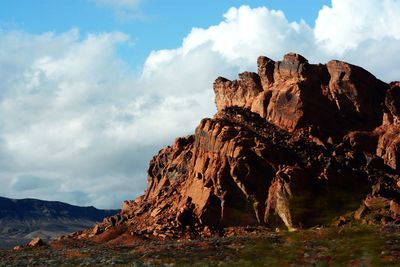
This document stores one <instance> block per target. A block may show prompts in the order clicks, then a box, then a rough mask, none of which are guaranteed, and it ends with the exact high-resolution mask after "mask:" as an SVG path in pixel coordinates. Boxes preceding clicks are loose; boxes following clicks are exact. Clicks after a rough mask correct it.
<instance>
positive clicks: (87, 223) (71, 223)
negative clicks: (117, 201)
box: [0, 197, 118, 248]
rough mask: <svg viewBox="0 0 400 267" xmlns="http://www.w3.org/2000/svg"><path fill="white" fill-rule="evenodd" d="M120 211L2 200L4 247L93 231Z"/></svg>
mask: <svg viewBox="0 0 400 267" xmlns="http://www.w3.org/2000/svg"><path fill="white" fill-rule="evenodd" d="M117 212H118V210H99V209H96V208H94V207H78V206H73V205H69V204H66V203H62V202H57V201H43V200H37V199H19V200H17V199H9V198H4V197H0V226H1V229H0V247H3V248H10V247H13V246H15V245H20V244H26V243H27V242H28V241H30V240H31V239H33V238H36V237H37V236H40V237H42V238H43V239H45V240H48V239H51V238H54V237H57V236H60V235H62V234H68V233H72V232H76V231H78V230H82V229H86V228H88V227H92V226H93V225H95V224H96V222H101V221H102V220H103V219H104V218H105V217H108V216H111V215H114V214H116V213H117Z"/></svg>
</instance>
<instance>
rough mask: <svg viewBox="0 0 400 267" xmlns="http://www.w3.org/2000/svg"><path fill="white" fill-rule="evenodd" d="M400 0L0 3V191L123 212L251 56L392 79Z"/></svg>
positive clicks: (252, 63)
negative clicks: (332, 64)
mask: <svg viewBox="0 0 400 267" xmlns="http://www.w3.org/2000/svg"><path fill="white" fill-rule="evenodd" d="M399 14H400V0H329V1H322V0H270V1H268V0H265V1H259V0H257V1H224V0H214V1H194V0H193V1H188V0H186V1H183V0H182V1H162V0H81V1H78V0H57V1H55V0H35V1H28V0H24V1H23V0H2V1H0V184H1V185H2V186H1V187H0V195H1V196H6V197H13V198H24V197H31V198H32V197H33V198H40V199H48V200H60V201H65V202H69V203H72V204H78V205H94V206H97V207H100V208H117V207H120V205H121V202H122V201H123V200H125V199H134V198H135V197H137V196H139V195H140V194H142V193H143V191H144V189H145V187H146V182H147V179H146V178H147V177H146V170H147V167H148V163H149V160H150V159H151V158H152V156H153V155H155V154H156V153H157V152H158V151H159V150H160V149H161V148H163V147H164V146H166V145H170V144H171V143H172V142H173V140H174V139H175V138H176V137H178V136H185V135H188V134H191V133H193V131H194V129H195V127H196V126H197V125H198V123H199V121H200V120H201V119H202V118H204V117H212V116H213V115H214V113H215V111H216V108H215V106H214V95H213V90H212V84H213V81H214V79H215V78H216V77H218V76H224V77H227V78H230V79H234V78H236V77H237V74H238V73H239V72H242V71H245V70H250V71H251V70H255V69H256V60H257V57H258V56H259V55H265V56H268V57H270V58H272V59H274V60H280V59H281V58H282V57H283V56H284V54H286V53H287V52H297V53H300V54H302V55H303V56H305V57H306V58H308V59H309V61H310V62H312V63H320V62H321V63H326V62H328V61H329V60H331V59H340V60H344V61H348V62H350V63H353V64H357V65H361V66H362V67H364V68H366V69H367V70H369V71H371V72H372V73H374V74H375V75H376V76H377V77H378V78H380V79H382V80H384V81H386V82H389V81H392V80H399V79H400V77H399V73H400V66H399V62H400V53H399V52H400V51H399V47H400V27H399V25H400V16H399Z"/></svg>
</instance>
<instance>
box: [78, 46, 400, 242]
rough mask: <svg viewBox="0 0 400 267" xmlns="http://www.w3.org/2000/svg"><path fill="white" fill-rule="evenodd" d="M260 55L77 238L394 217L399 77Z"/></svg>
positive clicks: (218, 89)
mask: <svg viewBox="0 0 400 267" xmlns="http://www.w3.org/2000/svg"><path fill="white" fill-rule="evenodd" d="M257 63H258V73H251V72H244V73H242V74H239V80H234V81H230V80H227V79H225V78H222V77H219V78H217V79H216V81H215V82H214V92H215V102H216V105H217V109H218V112H217V114H215V116H214V117H213V118H206V119H203V120H202V121H201V122H200V124H199V126H198V127H197V128H196V130H195V133H194V134H193V135H190V136H187V137H183V138H178V139H176V140H175V142H174V144H173V145H172V146H169V147H166V148H164V149H162V150H161V151H160V152H159V153H158V155H156V156H155V157H154V158H153V159H152V160H151V162H150V166H149V169H148V187H147V190H146V192H145V194H144V195H143V196H141V197H139V198H137V199H136V200H135V201H125V202H124V204H123V207H122V211H121V213H120V214H118V215H116V216H114V217H110V218H108V219H106V220H105V221H104V222H103V223H102V224H99V225H98V226H96V228H95V229H92V230H88V231H86V232H83V233H79V234H76V235H75V236H80V237H93V236H97V235H100V236H101V235H104V236H105V235H106V232H107V231H108V230H109V229H112V228H114V227H120V228H121V227H125V228H124V229H125V230H124V231H127V232H129V233H130V234H137V235H142V236H148V237H150V236H156V237H159V238H166V237H176V236H182V235H186V234H193V233H195V234H199V235H203V236H208V235H209V234H210V232H212V231H213V230H216V229H224V228H225V227H230V226H247V225H263V226H268V227H274V228H275V227H282V226H284V227H285V226H286V227H287V228H288V229H289V230H294V229H296V228H307V227H312V226H316V225H331V224H334V225H342V224H346V223H348V222H351V221H359V222H361V223H388V222H393V223H397V222H399V219H400V206H399V203H400V191H399V187H400V176H399V172H400V154H399V153H400V138H399V136H400V135H399V133H400V87H399V82H393V83H391V84H386V83H384V82H382V81H380V80H378V79H377V78H375V77H374V76H373V75H372V74H371V73H369V72H368V71H366V70H364V69H363V68H361V67H358V66H354V65H351V64H348V63H346V62H341V61H330V62H328V63H327V64H324V65H322V64H318V65H315V64H310V63H309V62H308V61H307V59H305V58H304V57H302V56H301V55H298V54H294V53H289V54H287V55H285V57H284V58H283V60H282V61H277V62H275V61H273V60H271V59H269V58H266V57H259V58H258V60H257Z"/></svg>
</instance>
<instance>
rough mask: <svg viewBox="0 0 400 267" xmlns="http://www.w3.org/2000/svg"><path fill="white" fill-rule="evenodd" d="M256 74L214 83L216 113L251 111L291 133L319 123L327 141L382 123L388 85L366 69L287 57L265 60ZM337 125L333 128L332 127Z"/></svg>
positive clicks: (259, 64) (372, 127)
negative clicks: (237, 108)
mask: <svg viewBox="0 0 400 267" xmlns="http://www.w3.org/2000/svg"><path fill="white" fill-rule="evenodd" d="M257 64H258V74H256V73H247V72H246V73H243V74H241V75H239V80H238V81H236V80H234V81H229V80H227V79H224V78H218V79H217V80H216V81H215V82H214V92H215V102H216V105H217V109H218V111H222V110H223V109H225V108H227V107H232V106H237V107H242V108H249V109H251V111H253V112H255V113H258V114H259V115H260V116H261V117H263V118H265V119H266V120H267V121H268V122H271V123H273V124H274V125H276V126H278V127H280V128H282V129H285V130H288V131H293V130H295V129H299V128H303V127H308V126H312V125H318V127H319V128H320V130H321V131H322V132H325V133H326V134H328V133H329V134H330V135H331V136H328V135H327V136H326V137H325V138H326V139H327V138H329V137H331V138H342V137H343V135H344V134H346V133H347V132H348V131H350V130H372V129H374V128H375V127H377V126H378V125H380V124H381V123H382V115H383V110H382V103H383V101H384V99H385V94H386V91H387V89H388V88H389V86H388V85H387V84H386V83H384V82H382V81H380V80H378V79H377V78H375V76H373V75H372V74H371V73H369V72H368V71H366V70H364V69H362V68H360V67H357V66H354V65H351V64H348V63H346V62H342V61H337V60H332V61H330V62H328V63H327V64H325V65H321V64H318V65H316V64H309V63H308V60H307V59H305V58H304V57H303V56H301V55H299V54H295V53H289V54H286V55H285V56H284V58H283V60H282V61H277V62H275V61H273V60H272V59H269V58H267V57H264V56H261V57H259V58H258V60H257ZM333 127H335V128H336V129H335V128H333Z"/></svg>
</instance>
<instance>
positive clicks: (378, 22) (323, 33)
mask: <svg viewBox="0 0 400 267" xmlns="http://www.w3.org/2000/svg"><path fill="white" fill-rule="evenodd" d="M399 14H400V1H398V0H368V1H360V0H332V6H331V7H328V6H324V7H323V8H322V9H321V10H320V12H319V16H318V18H317V20H316V26H315V35H316V38H317V41H318V42H319V44H320V45H322V46H323V47H324V48H326V49H327V50H328V51H329V52H331V53H335V54H338V55H342V54H343V53H345V52H347V51H348V50H354V49H356V48H357V47H358V46H359V45H360V44H361V43H362V42H365V41H368V40H382V39H383V38H393V39H396V40H399V39H400V27H399V25H400V16H399Z"/></svg>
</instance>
